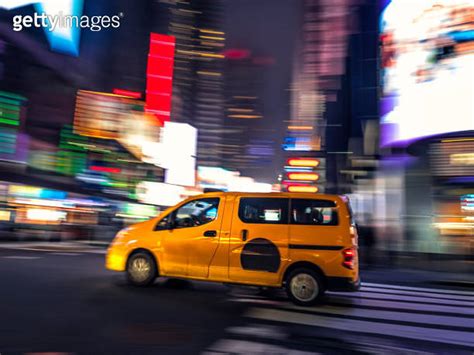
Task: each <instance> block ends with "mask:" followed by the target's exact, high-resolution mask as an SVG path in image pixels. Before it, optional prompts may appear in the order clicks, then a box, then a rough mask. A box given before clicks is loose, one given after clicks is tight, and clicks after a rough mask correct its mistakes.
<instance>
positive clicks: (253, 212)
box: [239, 198, 288, 224]
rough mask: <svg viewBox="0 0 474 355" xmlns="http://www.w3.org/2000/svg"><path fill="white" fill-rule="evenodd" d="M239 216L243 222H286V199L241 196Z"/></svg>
mask: <svg viewBox="0 0 474 355" xmlns="http://www.w3.org/2000/svg"><path fill="white" fill-rule="evenodd" d="M239 218H240V220H241V221H242V222H244V223H261V224H287V223H288V199H286V198H241V199H240V204H239Z"/></svg>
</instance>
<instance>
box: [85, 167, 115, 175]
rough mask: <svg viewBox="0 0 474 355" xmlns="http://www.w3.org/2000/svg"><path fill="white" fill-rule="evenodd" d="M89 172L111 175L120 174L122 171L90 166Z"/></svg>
mask: <svg viewBox="0 0 474 355" xmlns="http://www.w3.org/2000/svg"><path fill="white" fill-rule="evenodd" d="M89 169H90V170H92V171H100V172H101V173H112V174H120V173H121V172H122V169H119V168H110V167H107V166H96V165H94V166H91V167H89Z"/></svg>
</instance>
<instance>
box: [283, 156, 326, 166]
mask: <svg viewBox="0 0 474 355" xmlns="http://www.w3.org/2000/svg"><path fill="white" fill-rule="evenodd" d="M319 164H320V162H319V160H318V159H312V158H292V159H288V165H289V166H298V167H308V168H316V167H318V166H319Z"/></svg>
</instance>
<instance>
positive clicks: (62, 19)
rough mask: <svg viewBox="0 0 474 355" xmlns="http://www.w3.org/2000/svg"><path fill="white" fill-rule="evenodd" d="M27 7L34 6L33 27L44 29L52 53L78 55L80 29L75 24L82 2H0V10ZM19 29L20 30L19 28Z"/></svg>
mask: <svg viewBox="0 0 474 355" xmlns="http://www.w3.org/2000/svg"><path fill="white" fill-rule="evenodd" d="M27 5H34V7H35V10H36V12H37V13H36V14H35V16H34V21H33V26H34V27H43V28H44V31H45V33H46V37H47V38H48V41H49V44H50V46H51V49H52V50H53V51H55V52H60V53H65V54H69V55H74V56H78V55H79V40H80V36H81V28H80V26H79V25H78V24H77V19H80V18H81V15H82V11H83V6H84V0H0V8H5V9H7V10H12V9H17V8H20V7H24V6H27ZM15 17H17V18H18V16H15ZM14 24H15V20H14ZM73 24H74V25H73ZM17 25H21V24H20V23H17ZM23 25H24V24H23ZM24 27H31V22H30V24H29V26H26V25H24ZM20 28H21V29H22V27H21V26H20ZM15 30H16V31H17V30H18V29H15Z"/></svg>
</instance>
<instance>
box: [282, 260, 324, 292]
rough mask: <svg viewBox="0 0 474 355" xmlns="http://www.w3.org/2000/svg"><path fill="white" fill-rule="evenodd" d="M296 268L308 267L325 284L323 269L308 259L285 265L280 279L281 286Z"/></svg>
mask: <svg viewBox="0 0 474 355" xmlns="http://www.w3.org/2000/svg"><path fill="white" fill-rule="evenodd" d="M296 269H310V270H313V271H314V272H316V273H317V274H318V275H320V276H321V279H322V281H323V282H324V285H325V286H327V284H328V280H327V277H326V275H325V274H324V272H323V270H322V269H321V268H320V267H319V266H318V265H316V264H313V263H312V262H309V261H297V262H294V263H292V264H290V265H288V266H287V267H286V270H285V272H284V273H283V278H282V280H281V284H282V286H284V285H285V284H286V279H287V278H288V276H289V275H290V273H291V272H293V271H294V270H296Z"/></svg>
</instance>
